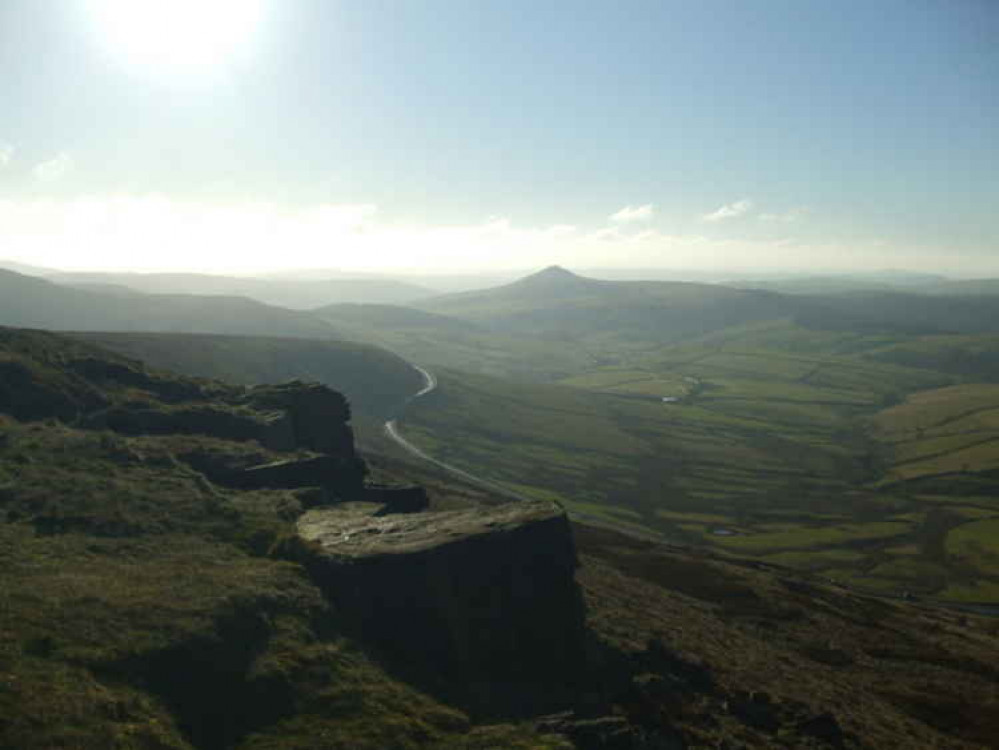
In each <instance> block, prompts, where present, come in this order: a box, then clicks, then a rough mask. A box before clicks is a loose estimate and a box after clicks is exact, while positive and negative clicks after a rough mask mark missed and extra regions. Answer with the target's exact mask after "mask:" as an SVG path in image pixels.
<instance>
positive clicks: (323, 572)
mask: <svg viewBox="0 0 999 750" xmlns="http://www.w3.org/2000/svg"><path fill="white" fill-rule="evenodd" d="M373 507H377V506H372V505H371V504H365V503H357V504H348V505H346V506H343V507H338V508H335V509H319V510H312V511H309V512H308V513H306V514H305V515H304V516H302V518H301V519H300V521H299V524H298V530H299V535H300V536H301V538H302V539H303V540H305V541H306V542H308V543H309V544H308V545H306V546H307V547H308V548H310V549H311V550H312V552H311V559H310V560H309V561H308V563H307V565H308V566H309V569H310V572H311V573H312V575H313V577H314V579H315V580H316V581H317V583H319V585H320V586H322V587H323V589H324V590H325V592H326V595H327V596H328V598H329V599H330V601H331V602H332V603H333V604H334V605H335V607H336V609H337V614H338V617H339V618H340V619H341V622H342V623H343V625H344V626H346V627H347V628H348V630H351V631H352V632H353V633H354V634H355V635H357V636H358V637H361V638H363V639H364V640H366V641H367V642H369V643H371V644H372V645H374V646H376V647H377V648H378V649H379V650H380V651H381V652H382V653H383V654H384V655H385V656H387V657H388V658H389V659H390V660H391V661H393V662H394V663H396V664H399V665H402V667H403V668H404V669H415V670H417V671H419V672H420V673H422V674H434V675H438V676H440V678H441V679H442V680H443V681H444V683H445V684H448V685H450V686H451V688H452V689H454V688H458V692H459V696H457V697H460V699H461V701H462V702H466V703H467V702H469V701H470V702H472V703H475V704H476V705H478V706H480V707H484V706H491V707H494V708H495V707H496V706H497V705H498V703H497V702H507V701H509V700H510V698H511V696H514V697H516V698H517V699H520V698H523V697H525V696H526V695H527V694H528V692H530V693H533V694H535V695H536V694H537V693H538V692H539V691H541V692H545V691H546V690H548V688H546V687H545V686H546V685H549V684H550V681H551V680H560V679H561V680H564V679H571V676H572V675H573V674H575V671H576V670H577V669H578V668H580V667H581V666H582V664H583V662H584V661H585V649H584V619H585V611H584V606H583V598H582V594H581V592H580V589H579V586H578V585H577V584H576V581H575V577H574V574H575V569H576V565H577V563H576V551H575V543H574V541H573V537H572V529H571V527H570V525H569V521H568V518H567V517H566V515H565V512H564V511H563V510H562V509H561V508H560V507H559V506H557V505H555V504H554V503H551V502H523V503H510V504H507V505H502V506H492V507H480V508H474V509H469V510H458V511H445V512H422V513H410V514H404V515H386V516H377V515H374V512H375V511H373V510H372V508H373ZM548 692H552V691H548Z"/></svg>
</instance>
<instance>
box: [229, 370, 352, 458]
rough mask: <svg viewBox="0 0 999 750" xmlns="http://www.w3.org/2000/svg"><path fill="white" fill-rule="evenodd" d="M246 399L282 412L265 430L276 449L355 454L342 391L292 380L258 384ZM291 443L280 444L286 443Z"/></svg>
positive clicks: (266, 436) (266, 437) (347, 409)
mask: <svg viewBox="0 0 999 750" xmlns="http://www.w3.org/2000/svg"><path fill="white" fill-rule="evenodd" d="M248 401H249V403H250V405H252V406H253V407H254V408H256V409H262V410H271V411H279V412H284V413H285V414H286V415H287V417H286V418H278V419H277V420H276V421H275V422H273V423H272V424H271V425H269V428H268V430H267V432H266V433H265V434H264V440H263V442H265V444H267V442H270V443H271V445H268V447H273V448H274V449H275V450H289V449H291V448H304V449H306V450H311V451H315V452H316V453H325V454H327V455H333V456H341V457H343V458H351V457H353V456H354V432H353V430H351V428H350V425H349V424H348V423H349V422H350V405H349V404H348V403H347V399H346V398H345V397H344V395H343V394H342V393H339V392H338V391H334V390H333V389H332V388H329V387H327V386H325V385H321V384H319V383H303V382H301V381H297V380H293V381H291V382H288V383H283V384H281V385H268V386H258V387H257V388H254V389H252V390H251V391H250V393H249V396H248ZM289 438H290V442H291V445H290V446H289V445H281V444H279V443H287V442H288V441H289Z"/></svg>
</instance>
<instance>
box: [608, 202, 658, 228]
mask: <svg viewBox="0 0 999 750" xmlns="http://www.w3.org/2000/svg"><path fill="white" fill-rule="evenodd" d="M653 213H654V209H653V208H652V204H651V203H646V204H645V205H643V206H625V207H624V208H622V209H621V210H620V211H618V212H617V213H613V214H611V215H610V220H611V221H617V222H621V223H622V224H624V223H627V222H631V221H648V220H649V219H651V218H652V214H653Z"/></svg>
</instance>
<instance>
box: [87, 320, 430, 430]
mask: <svg viewBox="0 0 999 750" xmlns="http://www.w3.org/2000/svg"><path fill="white" fill-rule="evenodd" d="M76 335H77V336H79V337H80V338H83V339H86V340H89V341H93V342H95V343H97V344H99V345H101V346H102V347H105V348H107V349H110V350H111V351H115V352H119V353H121V354H125V355H127V356H129V357H133V358H135V359H140V360H142V361H144V362H147V363H149V364H150V365H152V366H154V367H159V368H163V369H169V370H172V371H174V372H179V373H183V374H185V375H194V376H199V377H206V378H215V379H220V380H227V381H229V382H231V383H242V384H246V385H257V384H260V383H278V382H283V381H286V380H315V381H318V382H321V383H325V384H326V385H328V386H330V387H331V388H335V389H336V390H338V391H340V392H342V393H343V394H345V395H346V396H347V398H348V399H349V400H350V402H351V403H352V404H353V405H354V407H355V409H356V410H357V411H358V412H360V413H363V414H366V415H370V416H374V417H381V416H387V415H390V414H392V413H393V412H394V411H396V410H397V409H398V408H399V406H400V405H401V404H402V402H403V401H405V399H406V397H407V396H410V395H411V394H413V393H415V392H416V391H418V390H419V389H420V387H421V386H422V385H423V378H422V377H421V376H420V374H419V373H418V372H417V371H416V370H414V369H413V368H412V367H410V366H409V364H408V363H406V362H405V361H404V360H402V359H400V358H399V357H398V356H396V355H394V354H392V353H390V352H387V351H385V350H384V349H379V348H377V347H374V346H369V345H366V344H357V343H353V342H349V341H316V340H308V339H288V338H274V337H266V336H219V335H211V334H202V335H191V334H182V333H156V334H143V333H87V334H76Z"/></svg>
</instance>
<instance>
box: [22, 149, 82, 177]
mask: <svg viewBox="0 0 999 750" xmlns="http://www.w3.org/2000/svg"><path fill="white" fill-rule="evenodd" d="M72 169H73V158H72V157H71V156H70V155H69V154H67V153H65V152H63V153H61V154H59V155H58V156H56V157H55V158H54V159H49V160H48V161H43V162H42V163H41V164H36V165H35V168H34V169H33V170H32V174H34V176H35V179H36V180H37V181H38V182H58V181H59V180H61V179H62V178H63V177H65V176H66V175H67V174H68V173H69V172H70V170H72Z"/></svg>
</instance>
